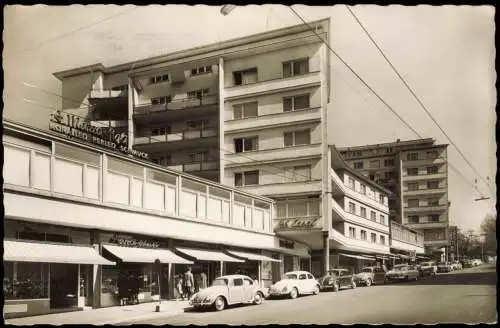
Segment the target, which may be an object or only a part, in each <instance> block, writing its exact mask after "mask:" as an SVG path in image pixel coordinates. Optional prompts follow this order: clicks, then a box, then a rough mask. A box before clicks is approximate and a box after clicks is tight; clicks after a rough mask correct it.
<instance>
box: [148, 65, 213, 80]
mask: <svg viewBox="0 0 500 328" xmlns="http://www.w3.org/2000/svg"><path fill="white" fill-rule="evenodd" d="M211 72H212V65H203V66H198V67H195V68H192V69H191V75H200V74H206V73H211ZM168 81H170V76H169V74H159V75H155V76H152V77H150V78H149V80H148V83H149V84H159V83H163V82H168Z"/></svg>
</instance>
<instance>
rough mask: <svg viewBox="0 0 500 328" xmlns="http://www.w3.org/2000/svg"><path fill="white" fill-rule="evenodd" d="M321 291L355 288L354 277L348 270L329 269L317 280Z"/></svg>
mask: <svg viewBox="0 0 500 328" xmlns="http://www.w3.org/2000/svg"><path fill="white" fill-rule="evenodd" d="M319 283H320V289H321V290H333V291H335V292H337V291H339V289H340V288H342V287H349V288H356V281H355V277H354V276H353V274H352V272H351V271H350V270H349V269H342V268H338V269H331V270H328V272H327V274H326V275H324V276H323V277H321V279H319Z"/></svg>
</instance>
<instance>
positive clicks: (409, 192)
mask: <svg viewBox="0 0 500 328" xmlns="http://www.w3.org/2000/svg"><path fill="white" fill-rule="evenodd" d="M446 191H447V188H446V187H445V186H443V187H441V186H440V187H439V188H421V189H414V190H410V189H408V188H403V192H404V195H405V196H416V195H426V194H440V193H445V192H446Z"/></svg>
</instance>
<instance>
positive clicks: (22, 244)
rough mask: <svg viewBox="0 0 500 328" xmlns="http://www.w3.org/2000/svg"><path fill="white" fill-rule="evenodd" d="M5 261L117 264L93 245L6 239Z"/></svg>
mask: <svg viewBox="0 0 500 328" xmlns="http://www.w3.org/2000/svg"><path fill="white" fill-rule="evenodd" d="M3 248H4V254H3V260H4V261H16V262H44V263H68V264H102V265H115V262H111V261H108V260H106V259H105V258H103V257H102V256H100V255H99V253H98V252H97V250H95V249H94V248H93V247H92V246H77V245H64V244H51V243H43V242H26V241H13V240H4V242H3Z"/></svg>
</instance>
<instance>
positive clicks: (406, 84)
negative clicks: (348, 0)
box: [345, 5, 493, 192]
mask: <svg viewBox="0 0 500 328" xmlns="http://www.w3.org/2000/svg"><path fill="white" fill-rule="evenodd" d="M345 7H346V8H347V10H348V11H349V12H350V13H351V15H352V16H353V17H354V19H355V20H356V22H357V23H358V25H359V26H360V27H361V28H362V29H363V31H364V32H365V34H366V35H367V36H368V38H369V39H370V40H371V42H372V43H373V45H374V46H375V47H376V48H377V49H378V51H379V52H380V54H381V55H382V57H384V59H385V61H386V62H387V63H388V64H389V66H390V67H391V69H392V70H393V72H394V73H395V74H396V75H397V76H398V78H399V79H400V80H401V82H402V83H403V84H404V85H405V87H406V88H407V89H408V91H409V92H410V93H411V95H412V96H413V98H415V100H416V101H417V102H418V104H419V105H420V107H421V108H422V109H423V110H424V111H425V113H426V114H427V115H428V116H429V117H430V119H431V120H432V121H433V122H434V124H435V125H436V126H437V127H438V128H439V130H441V132H442V133H443V134H444V135H445V136H446V138H447V139H448V140H449V141H450V143H451V144H452V145H453V147H455V149H456V150H457V152H458V153H459V154H460V156H461V157H462V158H463V159H464V161H465V162H466V163H467V164H468V165H469V166H470V167H471V168H472V170H473V171H474V172H475V173H476V174H477V175H478V176H479V178H480V179H481V180H482V181H483V182H484V183H485V184H486V186H487V187H488V189H490V188H491V187H490V185H489V183H488V182H487V181H486V180H485V179H484V178H483V176H482V175H481V174H480V173H479V172H478V170H477V169H476V168H475V167H474V166H473V165H472V163H471V162H470V161H469V159H468V158H467V157H466V156H465V155H464V153H463V152H462V151H461V150H460V148H459V147H458V146H457V145H456V144H455V142H454V141H453V140H452V139H451V138H450V136H449V135H448V134H447V133H446V131H445V130H444V129H443V128H442V127H441V125H440V124H439V123H438V122H437V121H436V119H435V118H434V116H432V114H431V113H430V111H429V110H428V109H427V107H426V106H425V105H424V103H423V102H422V100H421V99H420V98H419V97H418V96H417V95H416V93H415V91H413V89H412V88H411V87H410V86H409V85H408V82H407V81H406V80H405V79H404V77H403V76H402V75H401V74H400V73H399V71H398V70H397V69H396V67H394V65H393V63H392V62H391V60H390V59H389V58H388V57H387V56H386V54H385V53H384V51H383V50H382V49H381V48H380V46H379V45H378V44H377V42H376V41H375V40H374V39H373V37H372V35H371V34H370V32H368V30H367V29H366V27H365V26H364V25H363V23H361V21H360V20H359V18H358V17H357V16H356V14H355V13H354V12H353V11H352V9H351V8H350V7H349V6H347V5H346V6H345ZM490 191H492V190H491V189H490ZM492 192H493V191H492Z"/></svg>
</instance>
